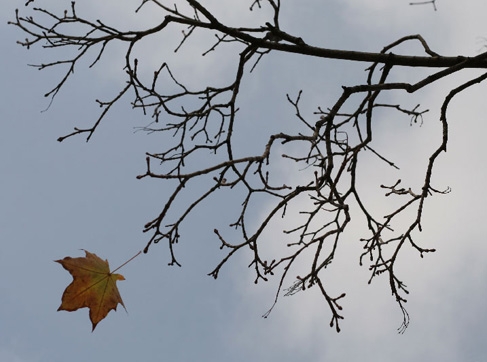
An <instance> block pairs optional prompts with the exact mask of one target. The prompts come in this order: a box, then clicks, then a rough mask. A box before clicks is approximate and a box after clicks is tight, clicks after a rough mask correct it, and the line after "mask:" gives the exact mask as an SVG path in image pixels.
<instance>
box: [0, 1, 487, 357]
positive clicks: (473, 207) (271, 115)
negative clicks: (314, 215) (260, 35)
mask: <svg viewBox="0 0 487 362" xmlns="http://www.w3.org/2000/svg"><path fill="white" fill-rule="evenodd" d="M24 3H25V0H23V1H19V0H12V1H8V2H6V1H4V2H2V4H1V5H0V6H1V11H0V17H1V31H0V41H1V47H2V66H1V67H0V73H1V79H2V83H1V86H0V90H1V97H0V102H1V107H0V112H1V116H0V119H1V122H2V128H1V132H0V148H1V152H0V154H1V157H0V167H1V172H2V173H1V178H0V182H1V187H0V226H1V227H0V240H1V245H2V250H1V252H0V361H9V362H40V361H49V362H58V361H59V362H61V361H67V360H70V361H74V362H78V361H79V362H81V361H107V360H108V361H161V360H167V361H206V360H208V361H248V360H253V361H297V360H300V361H325V360H326V361H358V360H360V361H364V362H366V361H391V360H393V361H398V362H400V361H411V360H414V361H430V360H438V361H440V360H441V361H459V360H462V361H469V362H476V361H483V360H485V356H486V355H487V345H486V344H485V338H486V333H485V324H486V323H487V312H486V310H485V300H486V298H487V263H486V262H485V256H486V255H487V243H486V242H485V235H486V234H487V233H486V231H487V224H486V223H485V215H486V208H485V205H486V202H487V196H486V194H485V192H484V189H485V184H486V182H487V170H486V168H485V167H484V166H483V165H484V163H485V152H484V149H483V147H482V145H483V143H484V140H485V138H484V134H485V133H486V132H487V125H486V124H487V123H486V121H487V116H486V114H485V94H487V93H486V91H487V86H486V84H481V85H478V86H476V87H473V88H471V89H469V90H468V91H466V92H465V93H464V94H462V95H460V96H459V97H458V98H456V99H455V100H454V102H453V103H452V105H451V108H450V111H449V121H450V141H449V146H448V152H447V153H446V154H442V155H441V159H440V160H439V161H438V164H437V169H436V170H435V173H434V179H433V182H434V185H435V186H436V187H437V188H439V189H443V188H446V187H447V186H449V187H451V189H452V192H451V193H450V194H448V195H445V196H435V197H433V198H430V199H428V200H427V201H428V202H427V206H426V210H425V216H424V221H423V228H424V231H423V233H422V234H421V235H420V240H421V243H422V245H424V246H425V247H428V248H430V247H431V248H436V249H437V252H436V253H434V254H429V255H426V256H425V258H423V259H421V258H420V257H419V256H418V255H417V254H416V253H414V252H410V253H406V254H407V255H405V256H404V258H405V259H403V260H402V262H401V263H400V272H401V276H402V279H403V280H404V281H405V282H406V284H407V285H408V287H409V290H410V295H409V297H408V303H407V307H408V311H409V314H410V316H411V324H410V326H409V328H408V329H407V331H406V332H405V333H404V334H403V335H398V334H397V333H396V328H397V327H399V325H400V323H401V319H402V316H401V313H400V311H399V309H398V308H397V306H396V304H395V303H394V300H393V299H392V298H391V296H390V290H389V287H388V285H387V282H386V280H385V279H380V278H378V279H377V280H375V281H374V283H373V284H372V285H367V280H368V276H369V275H368V273H367V269H366V267H362V268H360V267H359V266H358V255H359V253H360V244H359V242H358V241H357V240H358V238H359V237H360V235H357V236H356V238H355V239H353V238H351V239H353V240H350V245H346V246H345V247H344V251H346V253H342V254H340V256H339V257H337V260H335V263H336V264H337V270H338V272H339V273H335V275H336V274H339V275H340V279H339V280H334V281H333V282H332V285H333V286H334V287H336V294H337V295H338V294H339V293H341V292H346V293H347V297H346V298H345V300H344V301H343V303H342V305H343V307H344V311H343V313H344V315H345V319H344V321H342V322H341V327H342V332H341V333H339V334H337V333H336V332H335V330H334V329H331V328H329V326H328V325H329V320H330V312H329V310H328V307H327V306H326V305H325V304H324V303H323V300H322V299H321V298H320V296H319V295H318V294H317V293H316V291H313V290H311V291H309V292H308V293H299V294H297V295H295V296H293V297H291V298H282V299H281V301H280V303H279V304H278V305H277V307H276V308H275V309H274V311H273V313H272V314H271V316H270V317H269V318H268V319H263V318H261V315H262V314H263V313H264V312H266V311H267V309H268V308H269V306H270V305H271V304H272V300H273V295H274V292H275V282H272V281H271V282H270V283H269V284H259V285H257V286H256V285H254V284H253V282H252V281H253V275H252V271H251V270H249V269H247V268H246V264H247V260H246V259H245V258H244V257H245V256H242V257H241V258H240V259H239V258H236V259H235V260H234V262H233V263H232V264H229V265H228V266H227V267H226V268H224V270H223V271H222V273H221V274H220V278H219V279H218V280H217V281H214V280H213V279H212V278H210V277H208V276H207V275H206V274H207V273H208V272H209V271H211V270H212V269H213V267H214V266H215V263H217V262H218V261H219V258H220V257H221V256H222V254H221V253H220V250H219V249H218V246H219V245H218V242H217V240H215V237H214V234H213V233H212V230H213V228H214V227H215V223H217V224H218V222H219V221H218V220H215V218H214V217H212V216H214V215H217V212H218V210H221V208H222V205H223V204H222V203H223V201H225V200H218V199H217V198H216V199H214V200H212V202H211V203H207V204H205V208H204V209H203V210H200V211H199V212H197V213H196V214H195V215H194V216H193V217H192V218H191V219H190V220H189V222H188V223H187V224H186V229H185V230H183V239H182V240H181V243H180V245H178V248H177V253H178V256H179V261H180V262H181V263H182V265H183V267H182V268H178V267H168V266H167V262H168V261H169V257H168V252H167V249H166V245H164V244H160V245H157V246H155V247H153V248H152V249H151V251H150V253H148V254H147V255H141V256H139V257H138V258H136V259H135V260H134V261H132V262H131V263H130V264H128V265H127V266H125V267H124V268H123V270H121V271H120V272H121V273H122V274H124V275H125V277H126V281H123V282H119V283H118V284H119V289H120V292H121V294H122V297H123V299H124V302H125V305H126V307H127V310H128V313H125V311H124V310H123V309H120V310H119V311H117V312H110V314H109V315H108V317H107V318H106V319H105V320H103V321H102V322H100V324H99V325H98V327H97V329H96V331H95V332H94V333H91V324H90V322H89V320H88V311H87V310H80V311H77V312H74V313H68V312H56V310H57V308H58V306H59V304H60V300H61V295H62V292H63V290H64V288H65V287H66V286H67V285H68V284H69V283H70V281H71V277H70V275H69V274H68V273H67V272H66V271H65V270H63V269H62V268H61V266H60V265H59V264H57V263H54V262H53V260H56V259H61V258H63V257H65V256H67V255H70V256H73V257H74V256H81V255H82V253H83V252H82V251H81V250H80V249H86V250H89V251H91V252H94V253H96V254H97V255H99V256H100V257H102V258H104V259H105V258H108V259H109V262H110V265H111V266H112V267H115V266H117V265H119V264H121V263H123V262H124V261H125V260H127V259H129V258H130V257H131V256H132V255H134V254H135V253H137V252H138V251H139V250H140V249H142V248H143V247H144V246H145V243H146V241H147V235H145V234H143V233H142V232H141V230H142V227H143V225H144V224H145V223H146V222H147V221H148V220H150V219H151V218H152V217H154V216H155V215H157V213H158V212H159V210H160V208H161V207H162V205H161V203H162V202H163V201H164V200H165V197H167V195H168V192H169V191H170V189H168V188H167V186H166V184H164V183H161V182H158V181H154V180H148V179H144V180H136V178H135V176H136V175H138V174H140V173H143V172H144V171H145V169H144V166H145V161H144V159H145V156H144V155H145V152H146V151H157V150H160V144H161V142H162V141H161V139H160V138H158V135H157V134H156V135H146V134H144V133H142V132H134V127H137V126H141V125H145V124H147V123H148V120H147V119H144V118H143V117H142V116H141V114H140V113H137V112H132V111H130V108H129V107H128V106H127V104H125V105H120V107H118V108H117V109H115V110H114V111H113V112H112V113H111V114H110V115H109V116H108V118H107V119H106V121H105V123H104V124H103V125H102V126H101V127H100V129H99V130H98V131H97V133H96V134H95V136H94V137H93V139H92V140H91V141H90V142H89V143H86V142H85V141H84V139H83V138H81V137H78V138H73V139H69V140H67V141H65V142H63V143H58V142H57V141H56V139H57V137H59V136H62V135H64V134H66V133H69V132H70V131H71V130H72V128H73V127H75V126H77V125H78V126H79V125H87V124H90V123H91V122H92V121H94V120H95V119H96V117H97V116H98V112H99V108H98V107H97V105H96V104H95V102H94V99H96V98H101V99H103V98H104V99H107V98H109V97H111V96H113V95H114V94H115V93H116V91H117V89H118V88H119V87H120V85H121V84H123V83H122V82H123V80H122V78H121V75H123V71H122V70H121V67H120V64H121V63H120V61H119V60H117V58H116V56H117V54H118V55H120V54H122V53H121V51H122V50H123V49H122V48H117V47H114V48H113V49H111V53H109V57H108V58H107V60H106V61H105V62H102V63H101V64H100V66H99V67H97V68H95V69H93V70H91V71H87V70H86V69H84V68H83V67H81V68H80V70H79V72H77V73H75V76H74V77H73V78H72V79H71V80H70V82H69V84H68V85H67V87H66V88H65V89H64V90H63V91H62V92H61V93H60V94H59V96H58V97H57V98H56V100H55V101H54V103H53V104H52V106H51V107H50V108H49V110H47V111H44V110H45V109H46V108H47V106H48V104H49V102H48V100H47V99H46V98H44V97H43V94H44V93H46V92H47V91H49V90H50V89H51V88H52V87H53V86H54V85H56V84H57V83H56V82H57V81H58V80H59V79H60V77H61V76H62V73H61V70H60V69H58V70H56V69H54V70H47V71H43V72H39V71H37V70H36V69H34V68H32V67H28V66H27V64H35V63H39V62H42V61H46V60H49V59H54V58H55V54H50V52H47V51H45V50H42V49H41V48H39V47H35V48H33V49H32V50H30V51H27V50H25V49H23V48H21V47H20V46H18V45H16V44H15V42H16V40H19V39H23V38H24V37H25V36H24V35H23V34H21V33H20V32H19V31H18V30H17V29H15V28H14V27H13V26H7V21H8V20H12V19H13V18H14V10H15V8H19V9H21V11H22V12H23V14H25V15H27V14H30V11H31V9H30V8H27V9H26V8H25V7H24ZM125 3H126V4H125V5H124V6H123V8H120V7H121V6H120V5H118V4H119V2H118V1H104V2H103V4H101V5H100V4H99V1H91V0H86V1H83V2H79V4H78V14H79V15H82V14H83V15H86V16H89V17H90V18H92V19H102V20H104V21H105V22H107V23H109V24H113V25H116V26H126V27H127V28H129V29H134V28H143V27H144V24H152V23H155V22H157V21H158V20H159V16H160V14H159V13H157V11H145V12H142V13H141V14H140V15H135V14H134V13H133V10H134V9H135V8H136V7H137V5H138V2H137V1H127V2H125ZM177 3H179V1H177ZM202 3H203V4H210V6H215V4H218V1H217V0H212V1H202ZM228 3H230V2H228ZM231 3H232V4H231V5H225V6H223V7H221V8H220V9H219V10H218V15H220V16H222V19H228V21H229V22H230V23H237V22H249V23H251V24H263V23H264V22H265V21H269V20H270V18H269V17H268V16H269V14H270V13H269V12H268V11H266V10H265V9H263V10H262V11H260V12H252V13H250V12H248V6H249V5H250V1H248V0H234V1H232V2H231ZM408 3H409V1H406V0H405V1H394V2H392V1H389V0H373V1H372V0H371V1H363V2H358V1H355V0H341V1H334V0H333V1H327V2H323V1H318V0H304V1H283V5H282V6H283V13H282V19H281V26H282V27H283V29H284V30H287V31H288V32H290V33H292V34H296V35H299V36H301V37H302V38H303V39H305V40H306V42H307V43H309V44H314V45H317V46H322V47H330V48H341V49H359V50H364V51H371V52H375V51H380V50H381V49H382V48H383V47H384V46H385V45H387V44H389V43H391V42H393V41H394V40H396V39H398V38H400V37H402V36H405V35H410V34H418V33H419V34H422V35H423V37H424V38H425V39H426V40H427V41H428V42H429V44H430V46H431V47H432V49H433V50H435V51H436V52H438V53H440V54H444V55H469V56H470V55H476V54H478V53H479V52H481V51H483V48H484V46H485V45H487V41H486V40H485V39H484V37H486V38H487V33H486V29H485V16H484V14H486V13H487V4H485V3H484V2H482V1H479V0H475V1H474V0H470V1H469V0H467V1H463V2H460V1H453V0H438V1H437V3H438V4H437V7H438V11H436V12H434V11H433V9H432V7H431V6H408ZM35 4H36V6H45V7H47V8H54V6H56V7H57V8H64V7H66V6H68V5H69V2H68V1H59V0H57V1H54V0H36V1H35ZM209 35H210V39H211V36H212V35H211V34H209ZM174 39H176V38H175V37H168V38H167V39H164V38H163V39H161V41H160V42H159V43H158V46H153V45H152V46H151V45H147V47H146V48H142V49H141V50H140V51H141V52H142V53H143V54H144V55H145V57H146V59H147V64H148V65H150V64H151V62H153V64H152V65H157V64H158V62H159V61H160V59H162V57H167V59H169V60H174V59H176V58H175V56H174V54H173V52H172V50H173V49H174V44H177V42H176V41H175V40H174ZM202 39H203V40H204V39H205V38H204V37H203V38H202ZM206 39H207V38H206ZM161 44H163V45H161ZM207 44H210V43H207ZM205 46H206V44H205V43H204V42H203V41H200V39H197V40H195V41H193V42H189V43H188V45H187V48H186V49H185V50H184V51H183V52H182V53H181V54H182V55H181V56H180V58H177V65H175V67H176V68H177V69H179V71H180V74H182V76H183V77H184V76H186V77H187V78H188V79H192V80H197V81H200V82H205V81H207V80H210V81H215V82H218V81H219V80H221V79H223V78H224V77H225V75H229V74H231V72H232V71H233V69H234V68H233V67H234V63H232V62H231V60H232V58H227V57H226V56H225V55H228V54H230V53H228V54H227V53H225V51H222V52H221V53H217V52H215V54H213V53H212V54H210V56H207V57H205V58H203V59H200V58H196V57H194V56H193V57H191V56H190V55H191V54H200V53H201V52H202V51H204V50H205V49H206V48H205ZM400 51H401V52H403V53H411V54H418V55H422V53H421V49H420V47H419V46H417V45H411V46H404V47H402V48H401V49H400ZM164 59H166V58H164ZM365 68H366V65H365V64H354V63H351V62H346V63H340V62H338V61H332V60H320V59H303V58H301V57H298V56H296V55H284V54H277V53H275V54H271V55H270V56H269V57H268V58H265V59H264V60H263V61H262V63H261V64H260V65H259V67H258V68H257V70H256V72H255V73H254V74H253V75H251V76H249V77H247V78H246V81H245V83H244V89H243V90H242V98H241V100H240V102H241V109H242V114H241V117H242V118H243V119H245V118H246V119H247V123H246V124H247V125H248V126H242V127H243V128H242V133H243V134H251V133H250V132H252V131H253V130H255V128H253V127H256V125H261V126H262V127H264V129H263V133H265V132H264V131H269V130H272V129H273V127H276V122H273V120H279V122H295V119H294V112H293V109H292V108H291V107H290V106H289V104H288V103H287V102H286V98H285V95H286V93H290V94H297V92H298V91H299V90H300V89H303V91H304V93H303V106H304V107H307V108H306V112H307V113H306V114H307V116H309V117H312V111H313V110H315V108H316V107H317V106H323V107H324V108H326V107H327V106H330V105H332V103H333V101H334V100H335V99H336V98H337V97H338V95H339V94H340V91H341V88H340V87H341V85H354V84H358V83H362V82H363V81H364V80H365V72H364V71H363V70H364V69H365ZM424 74H426V73H425V72H423V71H421V70H415V69H403V70H400V71H396V73H395V76H396V77H397V78H398V79H403V80H408V81H414V80H417V79H420V77H421V76H423V75H424ZM479 74H481V72H480V71H469V72H464V73H462V74H459V75H455V76H454V77H452V78H451V79H447V80H442V81H441V82H439V83H438V84H437V85H435V86H432V87H430V88H428V90H426V91H424V92H422V93H421V94H420V95H414V96H413V97H411V98H407V99H405V98H403V94H396V95H394V96H393V98H392V101H393V102H400V101H403V102H404V103H405V104H407V105H415V104H416V103H418V102H421V104H422V105H423V106H424V108H429V109H430V112H428V113H427V114H426V117H425V119H424V124H423V125H422V126H421V127H419V126H417V125H416V126H412V127H411V126H410V125H409V119H407V118H400V117H398V118H391V117H385V116H384V117H383V118H381V117H378V118H377V119H376V122H377V127H378V128H377V129H376V137H377V138H376V140H377V145H378V147H380V148H381V149H383V150H387V155H390V156H391V157H393V158H394V161H395V162H396V164H398V165H399V166H400V167H401V170H400V173H397V174H395V175H393V177H395V178H396V179H397V178H399V177H402V178H403V179H411V182H413V183H414V177H419V180H421V179H422V177H423V175H422V170H423V168H424V165H425V161H424V157H427V155H428V152H431V150H433V149H434V148H435V147H436V145H437V142H438V140H439V137H440V136H441V133H440V127H439V122H438V109H439V105H440V104H441V101H442V100H443V99H444V97H445V95H446V94H447V92H448V89H450V88H451V87H454V86H456V85H459V84H461V82H462V81H465V80H467V79H469V77H473V76H475V75H479ZM264 97H265V102H264V101H262V99H263V98H264ZM126 102H128V98H127V99H126ZM264 120H265V121H267V122H268V124H266V123H265V122H264ZM245 127H249V129H245ZM252 134H253V135H254V136H255V137H253V138H252V140H253V142H255V143H256V147H261V144H259V142H261V140H260V138H259V137H258V136H259V134H260V132H259V134H255V132H254V133H252ZM263 140H265V139H264V138H263V139H262V141H263ZM370 167H382V166H378V164H377V163H373V161H371V163H370ZM371 174H372V175H371V176H370V177H369V178H366V179H365V180H366V184H365V185H363V187H364V188H368V187H370V191H369V190H368V191H367V192H369V193H370V195H373V197H371V200H372V201H374V203H373V207H374V208H377V210H383V209H381V208H382V207H387V203H386V201H384V200H383V199H380V198H378V199H375V197H376V195H379V196H380V195H381V194H380V189H379V188H378V184H380V180H379V179H374V176H373V173H371ZM292 177H296V178H298V177H299V175H292ZM391 177H392V176H391ZM375 200H377V201H375ZM225 205H226V204H225ZM272 232H274V231H272ZM275 232H278V231H277V230H276V231H275ZM351 235H353V232H352V234H351ZM270 239H272V238H270ZM418 241H419V240H418ZM270 245H271V246H270V249H272V244H270Z"/></svg>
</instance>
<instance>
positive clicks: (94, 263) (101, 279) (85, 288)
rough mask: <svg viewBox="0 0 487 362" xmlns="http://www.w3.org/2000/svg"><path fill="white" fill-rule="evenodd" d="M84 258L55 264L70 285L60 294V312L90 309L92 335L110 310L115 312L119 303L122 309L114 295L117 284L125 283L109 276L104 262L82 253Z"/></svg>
mask: <svg viewBox="0 0 487 362" xmlns="http://www.w3.org/2000/svg"><path fill="white" fill-rule="evenodd" d="M85 253H86V257H80V258H71V257H69V256H67V257H65V258H64V259H63V260H55V261H56V262H57V263H59V264H61V265H62V266H63V268H64V269H66V270H67V271H68V272H69V273H70V274H71V275H72V276H73V281H72V282H71V284H69V285H68V287H67V288H66V290H65V291H64V293H63V297H62V303H61V306H60V307H59V308H58V311H60V310H66V311H68V312H73V311H75V310H77V309H79V308H85V307H86V308H90V320H91V323H92V325H93V329H92V331H94V330H95V327H96V325H97V324H98V322H100V321H101V320H102V319H103V318H105V317H106V316H107V314H108V312H110V310H112V309H115V310H117V304H118V303H120V304H121V305H122V306H123V307H124V308H125V305H124V304H123V301H122V297H121V296H120V293H119V292H118V289H117V285H116V282H117V280H125V278H124V277H123V275H120V274H112V273H111V272H110V268H109V266H108V261H106V260H102V259H100V258H99V257H98V256H97V255H96V254H93V253H90V252H88V251H86V250H85Z"/></svg>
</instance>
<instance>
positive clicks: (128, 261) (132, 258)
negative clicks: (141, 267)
mask: <svg viewBox="0 0 487 362" xmlns="http://www.w3.org/2000/svg"><path fill="white" fill-rule="evenodd" d="M141 253H142V250H140V251H139V252H138V253H137V254H135V255H134V256H133V257H131V258H130V259H129V260H127V261H126V262H125V263H123V264H122V265H120V266H119V267H118V268H116V269H115V270H113V271H111V272H110V274H113V273H115V272H116V271H117V270H118V269H120V268H122V267H123V266H125V264H128V263H130V262H131V261H132V260H134V259H135V258H136V257H138V256H139V255H140V254H141Z"/></svg>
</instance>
